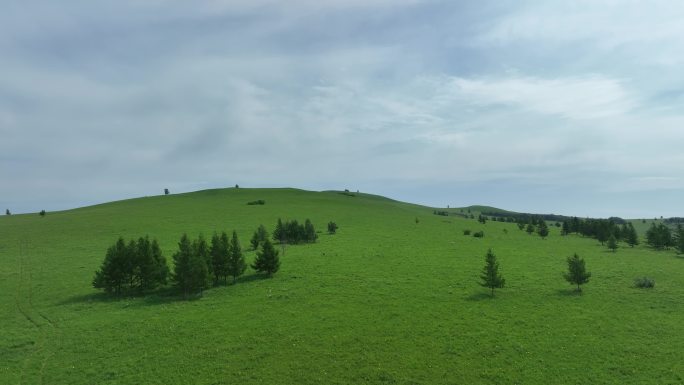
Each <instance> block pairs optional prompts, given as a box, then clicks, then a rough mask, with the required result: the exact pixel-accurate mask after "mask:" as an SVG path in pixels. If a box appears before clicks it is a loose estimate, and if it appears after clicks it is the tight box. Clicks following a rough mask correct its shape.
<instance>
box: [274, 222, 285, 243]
mask: <svg viewBox="0 0 684 385" xmlns="http://www.w3.org/2000/svg"><path fill="white" fill-rule="evenodd" d="M273 240H274V241H276V242H278V243H283V242H285V229H284V228H283V221H282V220H281V219H280V218H278V223H276V227H275V230H273Z"/></svg>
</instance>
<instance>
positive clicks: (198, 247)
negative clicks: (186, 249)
mask: <svg viewBox="0 0 684 385" xmlns="http://www.w3.org/2000/svg"><path fill="white" fill-rule="evenodd" d="M192 247H193V250H194V252H195V255H197V256H198V257H199V258H202V259H204V265H205V266H206V268H207V271H208V272H209V277H212V276H213V274H214V267H213V265H212V263H211V253H210V252H209V244H208V243H207V240H206V239H204V236H203V235H202V234H200V235H199V238H197V239H195V240H194V241H193V242H192Z"/></svg>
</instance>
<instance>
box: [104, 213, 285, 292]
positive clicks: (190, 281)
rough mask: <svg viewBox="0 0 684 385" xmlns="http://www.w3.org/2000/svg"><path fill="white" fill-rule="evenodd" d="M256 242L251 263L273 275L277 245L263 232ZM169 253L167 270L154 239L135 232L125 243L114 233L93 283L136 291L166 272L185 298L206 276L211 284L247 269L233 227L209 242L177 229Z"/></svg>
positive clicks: (199, 289) (161, 280)
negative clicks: (175, 248) (175, 241)
mask: <svg viewBox="0 0 684 385" xmlns="http://www.w3.org/2000/svg"><path fill="white" fill-rule="evenodd" d="M261 227H263V226H261ZM257 232H258V230H257ZM259 245H260V249H259V250H258V251H257V253H256V254H257V255H256V259H255V260H254V263H253V264H252V265H251V267H252V268H253V269H254V270H256V271H257V272H261V273H265V274H267V275H268V276H273V274H274V273H276V272H277V271H278V269H279V268H280V260H279V257H278V251H277V250H275V249H274V247H273V244H272V243H271V241H270V240H269V239H268V237H266V239H264V240H263V241H261V242H260V243H259ZM172 259H173V271H172V272H171V273H170V272H169V268H168V266H167V264H166V259H165V258H164V256H163V255H162V252H161V249H160V247H159V244H158V243H157V241H156V240H152V241H150V240H149V237H144V238H142V237H141V238H139V239H138V240H137V241H135V240H131V241H130V242H128V243H126V242H125V241H124V239H123V238H119V240H118V241H117V242H116V243H115V244H114V245H113V246H111V247H110V248H109V249H107V254H106V255H105V259H104V262H103V263H102V266H101V267H100V269H99V270H98V271H96V272H95V278H94V279H93V286H94V287H95V288H98V289H104V290H105V291H106V292H107V293H113V294H116V295H120V294H123V293H124V292H127V291H132V290H136V291H137V292H138V293H142V292H144V291H148V290H152V289H155V288H157V287H159V286H161V285H165V284H166V283H167V280H168V278H169V276H170V279H171V282H172V283H173V285H174V286H175V287H176V288H178V290H179V291H180V292H182V293H183V296H184V297H185V298H187V297H188V296H189V295H191V294H195V293H198V292H199V293H200V294H201V293H202V291H203V290H204V289H206V288H208V287H209V286H210V285H211V284H212V282H213V284H214V285H219V284H220V283H221V282H223V283H224V284H227V283H228V277H232V278H233V279H232V281H233V283H235V281H236V280H237V278H238V277H239V276H241V275H242V274H244V272H245V270H246V269H247V264H246V262H245V257H244V254H243V252H242V248H241V247H240V242H239V240H238V236H237V233H236V232H235V231H233V235H232V237H231V238H229V237H228V234H226V232H222V233H221V234H220V235H219V234H217V233H214V235H213V236H212V238H211V242H210V243H209V242H207V241H206V239H205V238H204V237H203V236H202V235H200V236H199V237H198V238H197V239H193V240H191V239H190V238H189V237H188V236H187V234H183V236H181V239H180V241H179V242H178V251H176V252H175V253H174V254H173V257H172Z"/></svg>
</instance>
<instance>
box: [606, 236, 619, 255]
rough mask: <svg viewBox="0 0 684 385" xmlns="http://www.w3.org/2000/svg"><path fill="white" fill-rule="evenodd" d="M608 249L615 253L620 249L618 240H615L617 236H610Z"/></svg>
mask: <svg viewBox="0 0 684 385" xmlns="http://www.w3.org/2000/svg"><path fill="white" fill-rule="evenodd" d="M608 248H609V249H611V250H613V253H614V252H615V250H617V248H618V243H617V239H615V235H613V234H610V237H608Z"/></svg>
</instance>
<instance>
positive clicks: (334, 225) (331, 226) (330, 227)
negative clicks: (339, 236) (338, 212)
mask: <svg viewBox="0 0 684 385" xmlns="http://www.w3.org/2000/svg"><path fill="white" fill-rule="evenodd" d="M338 228H339V227H338V226H337V223H335V222H333V221H330V222H328V234H335V233H337V229H338Z"/></svg>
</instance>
